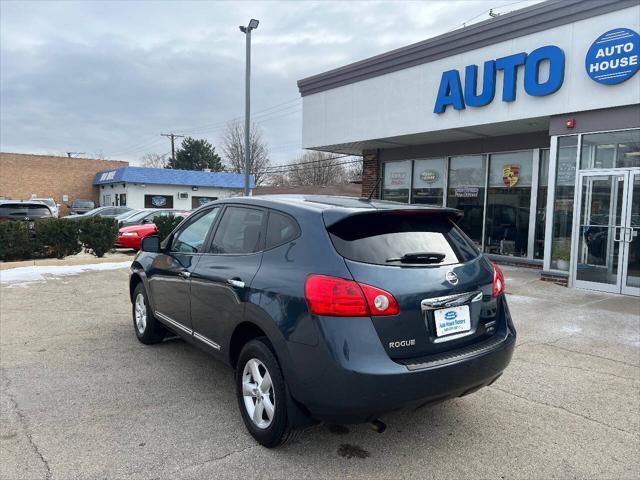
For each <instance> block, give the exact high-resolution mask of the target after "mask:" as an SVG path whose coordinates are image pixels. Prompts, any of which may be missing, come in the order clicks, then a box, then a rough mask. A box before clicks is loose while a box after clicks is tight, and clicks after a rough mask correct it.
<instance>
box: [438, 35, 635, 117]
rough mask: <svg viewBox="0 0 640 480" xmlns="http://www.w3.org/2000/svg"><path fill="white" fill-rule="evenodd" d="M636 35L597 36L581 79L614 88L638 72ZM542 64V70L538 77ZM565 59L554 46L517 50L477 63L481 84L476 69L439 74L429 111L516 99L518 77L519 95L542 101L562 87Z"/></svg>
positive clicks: (589, 51) (586, 60)
mask: <svg viewBox="0 0 640 480" xmlns="http://www.w3.org/2000/svg"><path fill="white" fill-rule="evenodd" d="M639 55H640V35H638V33H637V32H635V31H633V30H631V29H629V28H614V29H613V30H609V31H608V32H605V33H603V34H602V35H600V36H599V37H598V38H596V40H595V41H594V42H593V44H592V45H591V48H589V50H588V51H587V53H586V58H585V68H586V72H587V75H589V77H591V79H593V80H594V81H596V82H598V83H601V84H604V85H615V84H618V83H622V82H624V81H625V80H628V79H629V78H631V77H632V76H633V75H635V73H636V72H637V71H638V69H639V68H640V64H639V58H638V57H639ZM543 65H547V66H548V68H547V69H548V74H546V75H545V74H544V73H543V72H544V68H543V67H542V66H543ZM564 71H565V55H564V51H563V50H562V49H561V48H560V47H558V46H556V45H546V46H544V47H540V48H536V49H535V50H533V51H532V52H531V53H528V54H527V53H525V52H520V53H516V54H513V55H508V56H506V57H501V58H497V59H495V60H487V61H486V62H484V65H483V75H482V84H481V85H479V82H478V66H477V65H467V66H466V67H465V69H464V75H461V73H460V72H459V71H458V70H447V71H446V72H444V73H443V74H442V78H441V79H440V86H439V88H438V94H437V96H436V103H435V106H434V109H433V111H434V113H444V112H445V111H446V109H447V107H448V106H451V107H453V108H454V109H456V110H464V109H465V108H466V107H484V106H485V105H488V104H490V103H491V102H492V101H493V100H494V97H495V96H496V93H498V94H500V95H501V100H502V101H503V102H513V101H515V100H516V91H517V85H518V82H519V78H523V80H522V82H523V83H524V91H525V92H526V93H527V95H529V96H532V97H544V96H547V95H551V94H552V93H555V92H557V91H558V90H559V89H560V88H561V87H562V84H563V83H564ZM497 72H502V92H496V75H497Z"/></svg>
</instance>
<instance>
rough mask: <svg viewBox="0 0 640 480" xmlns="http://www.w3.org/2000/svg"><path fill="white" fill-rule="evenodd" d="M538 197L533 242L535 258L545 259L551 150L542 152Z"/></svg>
mask: <svg viewBox="0 0 640 480" xmlns="http://www.w3.org/2000/svg"><path fill="white" fill-rule="evenodd" d="M538 179H539V180H538V195H537V202H536V231H535V236H534V242H533V258H535V259H537V260H542V259H543V258H544V230H545V219H546V212H547V191H548V190H549V149H547V148H545V149H543V150H540V167H539V169H538Z"/></svg>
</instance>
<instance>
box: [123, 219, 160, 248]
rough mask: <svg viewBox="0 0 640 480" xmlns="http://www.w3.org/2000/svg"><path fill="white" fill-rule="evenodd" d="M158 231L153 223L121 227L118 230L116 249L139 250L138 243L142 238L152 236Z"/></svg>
mask: <svg viewBox="0 0 640 480" xmlns="http://www.w3.org/2000/svg"><path fill="white" fill-rule="evenodd" d="M157 231H158V229H157V228H156V226H155V224H153V223H143V224H142V225H131V226H129V227H122V228H121V229H120V230H118V238H116V247H118V248H133V249H134V250H136V251H137V250H140V242H142V239H143V238H144V237H148V236H149V235H153V234H154V233H156V232H157Z"/></svg>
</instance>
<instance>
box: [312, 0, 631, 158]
mask: <svg viewBox="0 0 640 480" xmlns="http://www.w3.org/2000/svg"><path fill="white" fill-rule="evenodd" d="M639 27H640V5H638V6H635V7H631V8H625V9H622V10H618V11H614V12H610V13H606V14H603V15H599V16H597V17H592V18H589V19H585V20H580V21H577V22H574V23H569V24H565V25H561V26H558V27H555V28H550V29H548V30H544V31H541V32H537V33H533V34H530V35H525V36H522V37H518V38H513V39H510V40H507V41H503V42H498V43H495V44H493V45H489V46H486V47H482V48H478V49H475V50H470V51H466V52H464V53H462V54H458V55H454V56H450V57H446V58H442V59H439V60H436V61H432V62H429V63H425V64H421V65H418V66H414V67H410V68H406V69H403V70H399V71H395V72H391V73H386V74H384V75H381V76H377V77H373V78H368V79H366V80H362V81H359V82H355V83H351V84H348V85H344V86H339V87H336V88H331V89H328V90H324V91H320V92H318V93H312V94H309V95H306V96H304V97H303V134H302V144H303V147H304V148H321V147H326V146H332V145H345V144H361V145H362V147H363V148H384V147H391V146H393V145H390V144H389V145H385V144H384V142H383V141H382V140H384V139H388V140H397V141H398V142H399V143H400V144H403V145H410V144H418V143H423V144H424V143H431V142H444V141H457V140H467V139H474V138H479V137H480V136H482V135H491V136H495V135H501V134H502V135H504V134H509V133H525V132H527V131H538V130H540V129H541V128H540V127H541V126H543V125H544V124H545V122H546V123H547V124H548V118H549V117H550V116H552V115H558V114H564V113H567V112H581V111H587V110H595V109H602V108H613V107H618V106H623V105H633V104H638V103H640V75H635V76H634V77H633V78H631V79H629V80H628V81H625V82H624V83H621V84H619V85H615V86H614V87H612V86H610V85H603V84H600V83H597V82H595V81H593V80H592V79H591V78H589V76H588V75H587V73H586V71H585V55H586V54H587V51H588V50H589V47H590V46H591V45H592V43H593V42H594V41H595V40H596V39H597V38H598V37H599V36H600V35H601V34H603V33H604V32H606V31H608V30H611V29H616V28H629V29H632V30H636V31H637V30H639ZM546 45H554V46H557V47H559V48H561V49H562V50H563V51H564V55H565V73H564V82H563V84H562V87H561V88H560V89H559V90H558V91H557V92H555V93H553V94H551V95H548V96H541V97H532V96H529V95H528V94H527V93H526V92H525V90H524V86H523V83H524V82H523V77H524V68H523V67H522V66H521V67H519V68H518V80H517V91H516V100H515V101H512V102H504V101H502V99H501V95H502V90H503V74H502V72H501V71H498V73H497V76H496V89H495V92H496V93H495V98H494V99H493V101H492V102H491V103H489V104H488V105H486V106H483V107H467V108H465V109H464V110H455V109H453V108H451V107H449V108H447V109H446V111H445V112H444V113H440V114H438V113H434V105H435V102H436V97H437V93H438V87H439V85H440V81H441V76H442V73H443V72H445V71H448V70H453V69H456V70H458V71H459V72H460V76H461V79H462V81H463V82H464V69H465V67H466V66H467V65H471V64H476V65H478V67H479V69H478V89H480V87H481V85H482V64H483V62H485V61H487V60H495V59H497V58H500V57H505V56H508V55H513V54H516V53H518V52H525V53H530V52H531V51H533V50H535V49H537V48H540V47H543V46H546ZM546 76H547V72H545V64H544V63H543V64H541V75H540V78H541V80H542V81H544V79H545V78H546ZM536 119H540V121H539V122H536V121H535V120H536ZM518 121H520V123H518ZM482 126H485V127H486V128H484V129H483V128H478V129H475V128H474V130H472V131H467V130H462V129H464V128H469V127H482ZM491 126H493V128H491ZM411 136H414V137H413V138H412V137H411ZM376 141H382V142H381V143H379V144H376Z"/></svg>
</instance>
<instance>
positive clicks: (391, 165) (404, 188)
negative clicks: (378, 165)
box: [382, 160, 411, 203]
mask: <svg viewBox="0 0 640 480" xmlns="http://www.w3.org/2000/svg"><path fill="white" fill-rule="evenodd" d="M410 185H411V160H405V161H402V162H387V163H385V164H384V182H383V187H382V198H383V199H385V200H391V201H394V202H402V203H409V186H410Z"/></svg>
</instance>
